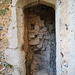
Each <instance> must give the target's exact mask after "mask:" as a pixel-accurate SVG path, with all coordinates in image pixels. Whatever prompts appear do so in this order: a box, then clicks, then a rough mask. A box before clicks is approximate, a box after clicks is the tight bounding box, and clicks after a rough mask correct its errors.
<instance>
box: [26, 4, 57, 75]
mask: <svg viewBox="0 0 75 75" xmlns="http://www.w3.org/2000/svg"><path fill="white" fill-rule="evenodd" d="M27 18H28V21H27V22H28V24H27V25H28V40H29V48H28V51H29V53H28V54H27V61H26V65H27V75H30V74H29V73H28V72H31V74H32V75H41V73H42V74H44V73H45V74H47V75H48V74H49V75H50V74H51V75H56V45H55V25H54V23H55V11H54V9H53V8H51V7H47V6H45V5H42V4H38V5H36V6H33V7H30V8H28V17H27ZM29 69H30V70H31V71H28V70H29ZM43 72H44V73H43Z"/></svg>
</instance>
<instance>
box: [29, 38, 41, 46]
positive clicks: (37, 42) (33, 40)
mask: <svg viewBox="0 0 75 75" xmlns="http://www.w3.org/2000/svg"><path fill="white" fill-rule="evenodd" d="M39 43H40V40H39V39H38V38H35V39H32V40H30V45H38V44H39Z"/></svg>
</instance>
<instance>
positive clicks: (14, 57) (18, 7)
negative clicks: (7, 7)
mask: <svg viewBox="0 0 75 75" xmlns="http://www.w3.org/2000/svg"><path fill="white" fill-rule="evenodd" d="M34 3H35V4H36V3H41V4H46V5H48V6H52V7H54V4H55V3H56V2H55V1H53V0H49V1H48V2H46V1H45V0H42V1H40V2H39V0H36V1H35V0H32V1H31V0H30V1H27V0H25V1H24V0H16V1H15V0H14V1H13V2H12V8H11V10H12V23H11V24H10V25H9V28H8V34H9V38H8V40H9V48H8V49H6V51H5V54H6V61H7V62H8V63H9V64H11V65H13V66H14V74H15V75H26V66H25V61H26V60H25V58H26V52H27V50H28V47H27V46H28V41H27V40H26V39H27V33H24V32H26V31H27V28H26V26H25V27H24V23H26V22H24V21H26V20H24V13H23V8H24V6H28V5H30V4H33V5H34ZM50 4H51V5H50ZM25 25H26V24H25ZM24 28H25V29H24ZM24 35H25V36H24ZM24 37H25V38H26V39H25V40H24Z"/></svg>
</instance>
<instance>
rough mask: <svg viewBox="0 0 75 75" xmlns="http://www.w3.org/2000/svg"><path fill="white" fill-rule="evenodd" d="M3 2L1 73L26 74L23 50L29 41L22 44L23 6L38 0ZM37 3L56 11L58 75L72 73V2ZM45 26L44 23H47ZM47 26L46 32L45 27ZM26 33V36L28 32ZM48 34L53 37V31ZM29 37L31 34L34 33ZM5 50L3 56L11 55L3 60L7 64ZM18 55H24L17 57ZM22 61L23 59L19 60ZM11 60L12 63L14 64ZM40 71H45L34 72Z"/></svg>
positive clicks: (43, 0)
mask: <svg viewBox="0 0 75 75" xmlns="http://www.w3.org/2000/svg"><path fill="white" fill-rule="evenodd" d="M4 1H5V0H0V74H5V73H6V74H13V70H14V75H20V74H23V73H24V74H25V73H26V72H24V71H26V70H25V68H26V67H25V52H27V51H26V50H27V49H28V48H26V46H27V45H28V43H27V44H24V38H23V35H24V34H22V33H24V23H23V22H24V21H23V17H24V16H23V15H24V14H23V7H24V6H27V5H28V6H29V5H31V4H34V3H36V2H37V3H38V0H11V1H12V2H10V3H11V5H10V4H8V3H4ZM6 1H9V0H6ZM39 3H41V4H45V5H48V6H52V7H54V8H55V11H56V12H55V13H56V15H55V18H56V25H55V26H56V70H57V75H75V71H74V69H75V60H74V59H75V58H74V57H75V52H74V51H75V50H74V49H75V37H74V36H75V29H74V28H75V25H74V24H75V23H74V22H75V21H74V20H75V19H74V18H75V1H74V0H57V1H56V0H40V2H39ZM6 7H7V8H6ZM7 10H9V11H7ZM6 11H7V12H6ZM1 13H3V15H1ZM40 20H41V19H40ZM25 21H26V20H25ZM44 25H46V23H45V24H44ZM46 29H47V31H48V28H47V26H46ZM25 30H26V29H25ZM20 35H22V36H20ZM25 35H26V37H27V34H25ZM51 35H52V37H53V36H54V35H53V34H51ZM32 37H34V35H33V36H32ZM32 37H31V38H32ZM26 42H28V41H26ZM24 45H25V48H26V49H25V52H24V50H23V46H24ZM5 50H6V57H7V56H8V57H7V58H9V57H10V59H8V60H6V61H7V62H8V63H9V64H8V63H6V61H5V58H4V55H5ZM33 53H34V52H33ZM33 53H32V54H33ZM18 55H19V56H20V57H21V56H22V57H24V58H22V57H21V58H20V57H19V56H18ZM31 56H33V55H31ZM14 59H15V60H17V59H19V60H17V61H18V62H16V61H14ZM31 59H32V58H31ZM21 60H24V61H23V62H20V61H21ZM11 62H13V64H12V63H11ZM14 62H15V63H14ZM18 63H21V65H20V64H19V65H17V66H15V65H14V64H18ZM10 64H11V65H10ZM22 64H23V65H22ZM12 65H13V67H14V69H13V67H12ZM42 72H43V73H44V74H47V72H46V71H45V70H42V71H40V72H37V75H38V74H39V73H40V74H41V73H42Z"/></svg>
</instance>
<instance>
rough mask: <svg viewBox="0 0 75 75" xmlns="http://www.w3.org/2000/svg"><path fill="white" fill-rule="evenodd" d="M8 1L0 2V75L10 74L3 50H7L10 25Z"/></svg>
mask: <svg viewBox="0 0 75 75" xmlns="http://www.w3.org/2000/svg"><path fill="white" fill-rule="evenodd" d="M10 3H11V2H10V1H5V0H0V74H1V75H5V74H11V73H12V71H13V67H12V65H10V64H8V63H7V62H6V61H5V56H4V55H5V49H6V48H8V26H9V24H10V23H11V6H10ZM10 72H11V73H10Z"/></svg>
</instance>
